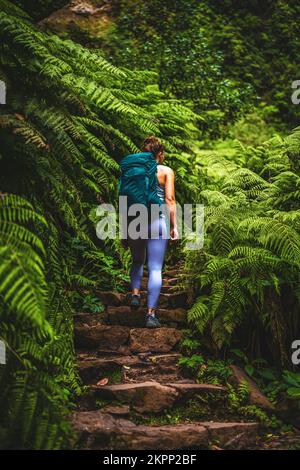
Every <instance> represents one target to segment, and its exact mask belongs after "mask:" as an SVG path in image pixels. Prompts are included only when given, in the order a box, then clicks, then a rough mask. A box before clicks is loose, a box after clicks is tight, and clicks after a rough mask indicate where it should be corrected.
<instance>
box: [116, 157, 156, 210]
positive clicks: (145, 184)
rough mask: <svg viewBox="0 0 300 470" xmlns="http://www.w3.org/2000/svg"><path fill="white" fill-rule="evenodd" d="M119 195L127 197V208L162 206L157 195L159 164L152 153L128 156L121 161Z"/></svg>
mask: <svg viewBox="0 0 300 470" xmlns="http://www.w3.org/2000/svg"><path fill="white" fill-rule="evenodd" d="M120 168H121V176H120V178H119V195H120V196H127V206H128V207H130V206H131V205H132V204H143V205H144V206H146V207H148V208H149V207H150V206H151V204H159V205H161V203H162V202H161V199H160V198H159V196H158V195H157V185H158V180H157V162H156V159H155V157H154V155H153V153H152V152H141V153H134V154H131V155H126V156H125V157H123V158H122V160H121V161H120Z"/></svg>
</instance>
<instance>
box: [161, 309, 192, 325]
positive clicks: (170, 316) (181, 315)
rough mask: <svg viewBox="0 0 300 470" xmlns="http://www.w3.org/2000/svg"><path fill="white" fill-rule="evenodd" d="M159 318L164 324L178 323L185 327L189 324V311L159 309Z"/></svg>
mask: <svg viewBox="0 0 300 470" xmlns="http://www.w3.org/2000/svg"><path fill="white" fill-rule="evenodd" d="M158 316H159V318H160V320H161V321H162V322H163V323H170V322H173V323H177V324H179V325H184V324H186V322H187V311H186V310H185V309H184V308H174V309H164V308H160V309H158Z"/></svg>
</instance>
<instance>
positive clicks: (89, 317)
mask: <svg viewBox="0 0 300 470" xmlns="http://www.w3.org/2000/svg"><path fill="white" fill-rule="evenodd" d="M107 319H108V317H107V313H106V312H101V313H86V312H82V313H76V314H75V315H74V322H75V323H76V324H77V325H78V324H80V323H81V324H82V325H99V324H100V323H102V324H105V323H107Z"/></svg>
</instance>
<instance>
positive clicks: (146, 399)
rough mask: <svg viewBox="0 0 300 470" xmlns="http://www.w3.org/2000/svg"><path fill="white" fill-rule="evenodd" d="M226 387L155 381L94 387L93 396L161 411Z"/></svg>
mask: <svg viewBox="0 0 300 470" xmlns="http://www.w3.org/2000/svg"><path fill="white" fill-rule="evenodd" d="M223 391H226V387H221V386H217V385H211V384H195V383H179V382H176V383H165V384H161V383H159V382H157V381H154V380H153V381H148V382H139V383H125V384H124V383H123V384H116V385H105V386H103V387H99V388H95V389H94V392H95V396H96V397H97V398H98V397H100V398H101V399H105V400H120V401H121V402H122V403H128V404H130V406H131V407H132V408H133V409H134V410H135V411H137V412H139V413H161V412H162V411H164V410H167V409H169V408H171V407H172V406H173V405H174V404H175V403H177V402H179V401H182V400H184V401H186V400H188V399H189V398H192V397H193V396H194V395H198V394H203V393H207V392H210V393H220V392H223Z"/></svg>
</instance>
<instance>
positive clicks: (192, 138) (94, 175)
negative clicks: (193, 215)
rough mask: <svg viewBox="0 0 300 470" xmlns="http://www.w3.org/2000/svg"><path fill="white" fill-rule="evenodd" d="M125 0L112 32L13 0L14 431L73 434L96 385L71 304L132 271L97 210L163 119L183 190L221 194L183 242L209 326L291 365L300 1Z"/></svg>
mask: <svg viewBox="0 0 300 470" xmlns="http://www.w3.org/2000/svg"><path fill="white" fill-rule="evenodd" d="M111 3H112V13H111V15H112V25H111V28H110V30H109V32H108V34H107V35H106V37H105V38H103V37H101V38H99V39H98V40H95V38H93V40H89V38H88V37H86V35H80V37H79V36H78V33H76V34H75V33H74V34H73V35H65V36H64V37H61V35H58V34H56V33H55V32H53V31H51V30H49V29H47V28H46V29H45V28H44V27H41V26H40V24H38V21H40V20H41V19H42V18H43V17H44V16H46V15H49V14H50V13H51V12H52V11H54V10H55V9H56V8H60V7H61V6H63V5H64V4H65V2H62V1H57V2H47V1H45V2H43V1H38V2H31V1H24V2H22V1H18V2H11V1H9V0H0V58H1V59H0V80H2V81H4V82H5V84H6V86H7V104H6V105H1V106H0V321H1V322H0V339H1V340H2V341H4V342H5V344H6V348H7V364H6V366H5V367H2V366H0V401H1V409H0V443H1V447H3V448H34V449H58V448H64V447H67V446H68V437H69V435H70V430H69V427H68V424H67V422H66V421H65V420H64V419H62V417H63V416H64V415H67V413H68V412H69V411H70V409H71V408H72V403H73V399H74V397H76V396H77V395H79V394H80V393H81V384H80V381H79V379H78V376H77V373H76V369H75V366H74V346H73V319H72V315H73V312H74V310H75V309H76V308H85V307H86V308H93V305H94V301H95V299H94V298H93V296H92V295H91V297H90V299H87V298H84V297H83V296H82V295H81V294H80V292H81V289H82V288H83V287H84V288H87V289H90V291H91V292H93V289H95V288H96V287H101V289H116V290H118V289H122V279H123V278H124V271H125V270H126V268H127V266H128V261H129V258H128V253H127V252H126V251H125V250H124V249H123V248H122V247H121V245H120V243H119V241H118V240H114V241H109V242H102V241H99V240H98V239H97V237H96V234H95V222H96V220H97V219H96V213H95V210H96V207H97V204H98V203H99V202H104V201H105V202H111V203H114V202H116V198H117V177H118V171H119V170H118V163H117V162H118V160H119V159H120V158H121V156H123V155H124V154H125V153H129V152H135V151H137V150H138V148H139V145H140V143H141V141H142V140H143V138H144V137H145V135H148V134H156V135H158V136H159V137H160V138H161V140H162V142H163V143H164V145H165V149H166V154H167V162H168V163H169V164H170V165H171V166H172V167H173V168H174V170H175V173H176V188H177V194H178V200H179V202H202V203H204V204H205V207H206V223H205V244H204V247H203V249H202V250H199V251H196V252H189V251H186V250H184V244H178V246H177V248H176V250H173V251H172V255H174V256H175V257H178V258H182V257H184V260H185V263H184V264H185V268H184V272H185V279H186V286H187V288H188V289H189V291H190V295H191V298H192V305H191V308H190V310H189V320H190V325H191V330H193V331H194V333H195V334H196V336H197V338H198V339H197V340H198V341H200V343H201V342H203V345H204V346H205V348H206V349H207V350H208V351H210V353H211V354H212V355H214V357H222V358H224V357H226V356H227V355H229V354H230V351H231V350H232V349H239V350H242V351H244V353H245V355H246V357H248V358H249V360H252V359H253V360H255V359H257V358H260V359H261V358H262V359H263V360H265V361H267V362H268V363H270V364H271V365H272V367H275V368H276V369H277V370H278V371H279V372H281V371H283V370H286V369H292V364H291V361H290V356H291V349H290V347H291V342H292V341H293V340H294V339H297V337H298V338H299V332H300V325H299V303H300V290H299V281H300V279H299V272H300V271H299V266H300V234H299V230H300V211H299V199H300V175H299V170H300V168H299V154H300V130H299V129H297V125H299V107H297V105H292V104H291V100H290V94H291V86H290V84H291V82H292V81H293V80H296V79H297V78H298V77H297V70H298V68H297V64H296V55H297V44H296V42H297V41H296V40H297V34H298V33H299V23H298V22H297V14H298V13H299V7H298V6H297V5H295V4H294V3H293V2H282V1H280V0H276V1H275V2H274V1H267V0H266V1H263V2H262V1H260V2H258V1H254V0H253V1H251V2H247V6H246V5H245V4H244V6H243V7H242V6H241V2H236V1H234V0H228V1H227V0H226V2H224V1H223V2H218V1H214V0H207V1H205V2H201V8H200V7H199V6H198V4H199V2H196V1H193V0H191V1H188V0H183V1H180V4H179V2H178V4H177V3H176V2H161V1H159V0H155V1H153V2H144V1H138V0H131V1H129V2H128V1H126V2H125V1H123V0H119V1H116V0H115V1H113V2H111ZM225 4H226V8H225V7H224V5H225ZM174 5H175V6H174ZM216 24H217V25H218V27H216ZM191 168H192V169H193V171H191ZM174 251H175V253H174ZM86 304H88V305H86ZM95 308H97V306H95ZM294 372H295V371H294Z"/></svg>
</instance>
